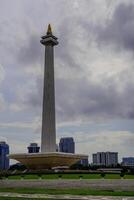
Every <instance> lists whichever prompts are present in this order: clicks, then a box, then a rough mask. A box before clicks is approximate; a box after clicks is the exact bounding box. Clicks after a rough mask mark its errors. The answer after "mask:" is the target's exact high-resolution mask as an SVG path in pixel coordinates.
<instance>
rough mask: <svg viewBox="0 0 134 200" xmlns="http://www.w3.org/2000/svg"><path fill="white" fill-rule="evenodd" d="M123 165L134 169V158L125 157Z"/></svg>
mask: <svg viewBox="0 0 134 200" xmlns="http://www.w3.org/2000/svg"><path fill="white" fill-rule="evenodd" d="M122 165H123V166H130V167H134V157H125V158H122Z"/></svg>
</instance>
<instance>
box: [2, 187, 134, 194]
mask: <svg viewBox="0 0 134 200" xmlns="http://www.w3.org/2000/svg"><path fill="white" fill-rule="evenodd" d="M0 192H12V193H20V194H51V195H59V194H71V195H97V196H98V195H100V196H101V195H104V196H134V191H129V192H126V191H108V190H103V191H102V190H91V189H89V188H84V189H43V188H34V189H33V188H0Z"/></svg>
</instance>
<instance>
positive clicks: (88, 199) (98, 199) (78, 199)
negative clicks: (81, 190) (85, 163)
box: [0, 192, 134, 200]
mask: <svg viewBox="0 0 134 200" xmlns="http://www.w3.org/2000/svg"><path fill="white" fill-rule="evenodd" d="M0 197H18V198H21V197H24V198H27V199H28V198H37V199H38V198H40V199H41V198H44V199H62V200H64V199H72V200H73V199H75V200H134V197H110V196H107V197H106V196H78V195H77V196H76V195H47V194H18V193H9V192H3V193H0Z"/></svg>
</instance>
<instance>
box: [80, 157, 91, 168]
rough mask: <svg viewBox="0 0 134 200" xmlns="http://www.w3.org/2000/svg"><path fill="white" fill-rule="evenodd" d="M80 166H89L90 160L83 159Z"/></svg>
mask: <svg viewBox="0 0 134 200" xmlns="http://www.w3.org/2000/svg"><path fill="white" fill-rule="evenodd" d="M78 164H81V165H83V166H88V165H89V163H88V158H87V159H82V160H80V161H79V162H78Z"/></svg>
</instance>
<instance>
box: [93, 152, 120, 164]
mask: <svg viewBox="0 0 134 200" xmlns="http://www.w3.org/2000/svg"><path fill="white" fill-rule="evenodd" d="M92 159H93V164H94V165H101V166H116V165H117V164H118V153H117V152H97V153H96V154H93V155H92Z"/></svg>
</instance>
